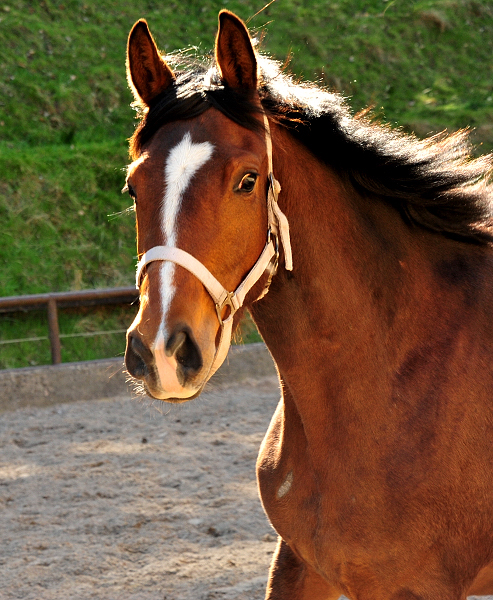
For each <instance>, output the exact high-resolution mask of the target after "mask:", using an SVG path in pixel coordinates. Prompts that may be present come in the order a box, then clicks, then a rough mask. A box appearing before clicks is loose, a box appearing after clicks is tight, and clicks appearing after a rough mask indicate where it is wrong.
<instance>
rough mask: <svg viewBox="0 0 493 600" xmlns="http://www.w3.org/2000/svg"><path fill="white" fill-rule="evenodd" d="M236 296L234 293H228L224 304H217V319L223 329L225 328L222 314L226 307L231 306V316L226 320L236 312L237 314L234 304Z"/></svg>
mask: <svg viewBox="0 0 493 600" xmlns="http://www.w3.org/2000/svg"><path fill="white" fill-rule="evenodd" d="M234 295H235V293H234V292H226V298H224V300H223V302H222V304H217V303H216V313H217V318H218V319H219V324H220V325H221V327H223V318H222V316H221V312H222V310H223V308H224V307H225V306H229V310H230V312H229V315H228V316H227V317H226V319H228V318H229V317H230V316H231V315H232V314H233V313H234V312H236V310H235V307H234V304H233V297H234Z"/></svg>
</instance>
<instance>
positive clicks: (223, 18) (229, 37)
mask: <svg viewBox="0 0 493 600" xmlns="http://www.w3.org/2000/svg"><path fill="white" fill-rule="evenodd" d="M216 62H217V66H218V67H219V71H220V74H221V79H222V80H223V83H224V84H225V85H226V86H227V87H230V88H235V89H243V90H256V89H257V79H258V77H257V58H256V55H255V50H254V49H253V46H252V41H251V40H250V34H249V33H248V29H247V28H246V25H245V24H244V23H243V21H242V20H241V19H240V18H239V17H237V16H236V15H235V14H233V13H232V12H230V11H229V10H222V11H221V12H220V13H219V30H218V32H217V37H216Z"/></svg>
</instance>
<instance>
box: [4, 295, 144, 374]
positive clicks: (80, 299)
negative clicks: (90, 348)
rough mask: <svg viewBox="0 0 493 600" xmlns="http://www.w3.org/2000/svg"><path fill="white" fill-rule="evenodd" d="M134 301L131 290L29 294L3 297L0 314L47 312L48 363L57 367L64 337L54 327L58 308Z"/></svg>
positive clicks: (57, 328) (56, 327) (60, 357)
mask: <svg viewBox="0 0 493 600" xmlns="http://www.w3.org/2000/svg"><path fill="white" fill-rule="evenodd" d="M138 298H139V293H138V291H137V290H136V289H135V288H134V287H121V288H107V289H100V290H81V291H74V292H57V293H52V294H32V295H30V296H7V297H3V298H0V313H2V312H14V311H15V312H17V311H23V310H35V309H39V308H40V307H43V306H44V307H46V309H47V311H48V329H49V340H50V346H51V362H52V363H53V364H54V365H57V364H59V363H61V362H62V351H61V344H60V337H67V336H66V335H63V334H62V335H61V334H60V328H59V326H58V308H59V307H60V308H71V307H77V306H98V305H102V304H127V303H131V302H134V301H135V300H137V299H138ZM15 341H20V340H15Z"/></svg>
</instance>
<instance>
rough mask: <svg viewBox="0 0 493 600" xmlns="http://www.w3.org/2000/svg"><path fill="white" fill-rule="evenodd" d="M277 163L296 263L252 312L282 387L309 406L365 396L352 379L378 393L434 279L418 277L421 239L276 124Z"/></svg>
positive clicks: (404, 345) (423, 274) (391, 211)
mask: <svg viewBox="0 0 493 600" xmlns="http://www.w3.org/2000/svg"><path fill="white" fill-rule="evenodd" d="M274 171H275V175H276V177H277V178H278V179H279V181H280V183H281V185H282V191H281V194H280V198H279V203H280V206H281V208H282V210H283V211H285V213H286V216H287V217H288V220H289V223H290V231H291V244H292V250H293V264H294V271H293V274H292V276H291V277H290V275H289V273H287V272H286V271H285V270H284V269H283V268H282V265H281V267H280V269H279V273H278V275H277V276H276V277H275V278H274V281H273V283H272V286H271V290H270V292H269V294H267V296H266V297H265V298H264V299H263V300H262V301H260V302H259V303H258V304H254V305H253V306H252V308H251V311H252V315H253V317H254V319H255V321H256V323H257V326H258V328H259V330H260V332H261V334H262V336H263V338H264V340H265V342H266V344H267V346H268V347H269V349H270V351H271V353H272V355H273V357H274V359H275V361H276V364H277V366H278V369H279V372H280V374H281V378H282V380H283V382H284V384H285V387H286V389H289V390H291V392H292V394H293V395H294V396H299V395H300V394H310V397H311V398H312V399H313V402H312V407H313V409H314V410H316V409H315V406H316V404H317V403H316V401H315V398H316V396H317V394H323V398H322V397H321V398H320V401H325V402H326V398H327V396H328V395H331V396H333V397H337V398H339V399H341V402H343V403H345V405H346V406H349V403H348V402H347V400H348V397H350V396H351V397H353V399H356V398H365V397H366V396H365V394H361V393H359V394H358V392H357V391H356V390H355V386H360V387H361V388H365V389H366V390H372V393H373V392H374V393H375V394H376V395H379V396H380V397H382V396H383V395H386V393H387V391H388V390H387V391H386V390H384V389H383V387H385V386H388V384H389V382H388V381H387V380H386V378H385V376H382V369H383V370H384V372H385V370H386V371H391V370H392V369H393V368H394V366H395V365H397V364H398V362H399V360H400V359H401V356H398V355H399V354H400V355H402V354H403V353H405V352H406V348H407V347H408V346H409V344H411V343H412V341H410V340H407V339H405V338H407V337H409V336H411V337H412V333H411V334H409V333H407V330H408V329H409V326H408V322H406V317H405V315H406V314H407V313H408V312H409V311H410V310H413V309H414V305H416V307H418V306H420V303H419V294H420V293H422V291H423V290H422V288H423V286H426V285H428V283H427V282H429V285H430V289H431V286H432V285H433V283H432V281H433V277H432V274H431V272H430V273H429V275H428V274H427V267H426V268H423V267H420V268H421V270H422V272H421V273H420V274H419V278H420V283H419V286H418V285H417V279H418V275H417V274H416V268H415V265H421V263H422V262H423V260H422V256H421V255H422V250H421V247H420V245H419V244H416V241H415V239H413V234H412V233H411V231H410V229H409V228H408V227H407V226H406V225H405V223H404V222H403V220H402V219H401V217H400V216H399V214H398V212H397V211H396V210H395V209H393V208H391V207H390V206H387V205H386V204H385V203H384V202H381V201H379V200H371V199H366V198H362V197H361V196H359V195H358V194H357V193H356V191H355V190H354V188H353V187H352V186H351V184H350V183H348V182H347V181H345V180H344V179H343V177H342V176H340V175H338V174H336V173H335V172H334V171H332V170H331V169H329V168H328V167H327V166H326V165H324V164H322V163H321V162H320V161H318V160H317V159H316V158H315V157H314V156H313V155H312V154H311V153H309V152H308V151H307V150H306V148H304V147H303V146H302V145H301V144H299V143H298V142H297V141H296V140H294V139H293V138H292V136H290V135H289V134H288V133H287V132H285V131H283V130H282V129H280V128H278V129H276V131H275V133H274ZM418 287H421V292H420V290H419V289H418ZM430 296H432V292H431V291H430ZM389 340H392V341H389ZM395 368H397V366H395ZM355 375H357V376H356V377H355ZM360 391H361V390H360ZM324 398H325V400H324Z"/></svg>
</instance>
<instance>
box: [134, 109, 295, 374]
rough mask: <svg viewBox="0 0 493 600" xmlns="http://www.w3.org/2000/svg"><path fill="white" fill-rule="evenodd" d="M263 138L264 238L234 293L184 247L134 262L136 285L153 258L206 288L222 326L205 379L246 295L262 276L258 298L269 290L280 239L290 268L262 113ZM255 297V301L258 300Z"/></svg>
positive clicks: (161, 249) (220, 357) (155, 251)
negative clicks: (177, 268)
mask: <svg viewBox="0 0 493 600" xmlns="http://www.w3.org/2000/svg"><path fill="white" fill-rule="evenodd" d="M264 124H265V138H266V146H267V158H268V163H269V175H268V178H269V186H268V192H267V217H268V223H267V241H266V243H265V246H264V249H263V250H262V252H261V254H260V256H259V258H258V260H257V262H256V263H255V264H254V265H253V267H252V268H251V269H250V271H249V273H248V275H247V276H246V277H245V278H244V279H243V281H242V282H241V283H240V285H239V286H238V287H237V288H236V290H235V291H234V292H228V290H226V288H225V287H224V286H223V285H221V283H219V281H218V280H217V279H216V278H215V277H214V275H212V273H211V272H210V271H209V269H207V267H205V266H204V265H203V264H202V263H201V262H200V261H199V260H197V259H196V258H195V257H193V256H192V255H191V254H189V253H188V252H185V250H181V249H180V248H172V247H170V246H154V247H153V248H151V249H150V250H148V251H147V252H145V253H144V254H143V255H142V257H141V259H140V260H139V263H138V265H137V273H136V287H137V289H140V285H141V280H142V277H143V270H144V267H145V266H146V265H148V264H149V263H151V262H153V261H157V260H164V261H170V262H173V263H175V264H177V265H180V266H181V267H183V268H184V269H187V271H189V272H190V273H192V274H193V275H195V277H197V279H199V280H200V281H201V282H202V284H203V286H204V287H205V289H206V290H207V291H208V292H209V294H210V296H211V298H212V299H213V301H214V304H215V306H216V312H217V318H218V320H219V324H220V326H221V338H220V340H219V345H218V347H217V349H216V354H215V356H214V360H213V362H212V366H211V368H210V370H209V373H208V375H207V377H206V378H205V380H204V381H207V380H208V379H209V378H210V377H211V376H212V375H213V374H214V373H215V372H216V371H217V369H218V368H219V367H220V366H221V364H222V363H223V361H224V359H225V358H226V355H227V353H228V349H229V346H230V343H231V335H232V331H233V317H234V315H235V313H236V311H237V310H238V309H239V308H240V307H241V306H242V305H243V302H244V301H245V297H246V295H247V294H248V292H249V291H250V290H251V289H252V287H253V286H254V285H255V284H256V283H257V281H258V280H259V279H260V278H261V277H262V276H263V275H264V274H267V275H268V279H267V282H266V284H265V287H264V289H263V291H262V293H261V294H260V296H259V297H258V298H257V300H260V298H263V297H264V296H265V294H267V292H268V291H269V287H270V283H271V281H272V278H273V277H274V275H275V274H276V272H277V267H278V261H279V241H278V240H279V238H280V240H281V243H282V247H283V250H284V261H285V268H286V270H287V271H292V269H293V259H292V254H291V242H290V237H289V223H288V220H287V218H286V215H285V214H284V213H283V212H282V211H281V209H280V208H279V205H278V204H277V198H278V194H279V192H280V190H281V186H280V184H279V182H278V181H277V180H276V179H275V177H274V174H273V169H272V139H271V133H270V126H269V121H268V119H267V116H266V114H265V113H264ZM257 300H256V301H257ZM226 306H228V307H229V309H230V312H229V314H228V316H227V317H226V318H225V319H223V318H222V316H221V315H222V312H223V309H224V308H225V307H226Z"/></svg>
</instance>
